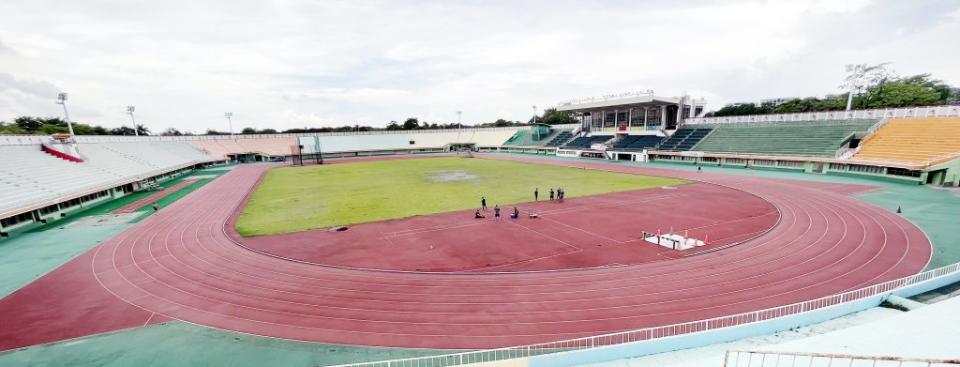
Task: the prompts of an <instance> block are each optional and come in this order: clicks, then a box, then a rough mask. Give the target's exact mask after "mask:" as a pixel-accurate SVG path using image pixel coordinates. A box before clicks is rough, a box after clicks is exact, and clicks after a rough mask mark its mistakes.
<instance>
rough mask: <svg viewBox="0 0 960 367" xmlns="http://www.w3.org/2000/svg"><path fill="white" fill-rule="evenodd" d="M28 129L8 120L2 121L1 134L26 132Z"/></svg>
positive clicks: (0, 122)
mask: <svg viewBox="0 0 960 367" xmlns="http://www.w3.org/2000/svg"><path fill="white" fill-rule="evenodd" d="M26 133H27V131H26V130H24V129H23V128H21V127H20V126H18V125H17V124H11V123H8V122H3V121H0V134H26Z"/></svg>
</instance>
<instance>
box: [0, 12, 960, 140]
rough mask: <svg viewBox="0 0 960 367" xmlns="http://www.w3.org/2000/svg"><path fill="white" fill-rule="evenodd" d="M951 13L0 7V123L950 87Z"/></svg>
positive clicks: (313, 116)
mask: <svg viewBox="0 0 960 367" xmlns="http://www.w3.org/2000/svg"><path fill="white" fill-rule="evenodd" d="M958 35H960V1H957V0H944V1H921V0H913V1H869V0H862V1H859V0H858V1H839V0H832V1H831V0H824V1H812V0H811V1H805V0H789V1H769V2H768V1H739V0H722V1H667V0H663V1H631V0H622V1H620V0H615V1H570V2H565V1H542V2H536V1H502V2H501V1H460V2H457V1H432V2H419V1H383V2H379V1H361V0H349V1H330V0H323V1H280V0H275V1H253V0H229V1H174V0H161V1H131V0H126V1H104V0H83V1H69V0H62V1H42V0H4V1H2V2H0V120H7V121H10V120H12V119H13V118H14V117H15V116H19V115H40V116H60V115H61V114H62V111H61V110H60V109H59V106H57V105H56V104H54V99H55V97H56V94H57V92H59V91H66V92H69V94H70V99H69V101H68V107H69V108H70V113H71V118H72V119H73V120H77V121H84V122H94V123H98V124H102V125H104V126H108V127H116V126H119V125H121V124H126V123H127V121H128V119H129V118H128V117H127V116H126V114H125V106H127V105H135V106H136V108H137V110H136V113H137V115H136V116H137V120H138V122H140V123H143V124H145V125H146V126H147V127H148V128H150V129H151V130H153V131H155V132H158V131H161V130H163V129H165V128H167V127H176V128H178V129H181V130H188V131H194V132H202V131H204V130H206V129H207V128H214V129H220V130H226V128H227V127H226V122H225V120H224V118H223V113H224V112H225V111H232V112H233V113H234V126H235V127H236V128H237V129H239V128H241V127H244V126H253V127H257V128H267V127H271V128H275V129H285V128H291V127H302V126H332V125H342V124H354V123H359V124H367V125H373V126H384V125H385V124H386V123H387V122H389V121H390V120H401V121H402V119H404V118H406V117H419V118H421V119H425V120H428V121H431V122H452V121H455V120H456V113H455V111H457V110H462V111H463V119H464V122H489V121H493V120H495V119H497V118H506V119H511V120H526V119H528V118H529V116H530V115H531V114H532V110H531V105H537V106H541V108H542V107H544V106H554V105H556V104H557V103H559V102H562V101H564V100H569V99H573V98H581V97H589V96H596V95H603V94H611V93H621V92H625V91H634V90H646V89H653V90H654V91H656V93H657V94H658V95H662V96H676V95H679V94H682V93H684V92H686V93H688V94H690V95H692V96H694V97H704V98H706V99H707V100H708V104H709V106H708V108H718V107H721V106H722V105H723V104H725V103H728V102H733V101H754V100H759V99H761V98H772V97H788V96H808V95H823V94H825V93H836V92H840V91H839V90H838V87H837V86H838V84H839V83H840V80H841V79H842V77H843V65H844V64H847V63H871V64H872V63H880V62H892V63H893V65H892V68H893V69H894V70H895V71H896V72H898V73H899V74H901V75H906V74H915V73H922V72H929V73H932V74H933V75H934V76H935V77H936V78H939V79H942V80H945V81H947V82H949V83H951V84H953V85H960V61H958V60H960V40H958Z"/></svg>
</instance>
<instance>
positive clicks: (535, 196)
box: [533, 189, 540, 201]
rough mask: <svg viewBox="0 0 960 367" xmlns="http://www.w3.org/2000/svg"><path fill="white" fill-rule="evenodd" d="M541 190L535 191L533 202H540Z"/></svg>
mask: <svg viewBox="0 0 960 367" xmlns="http://www.w3.org/2000/svg"><path fill="white" fill-rule="evenodd" d="M539 196H540V189H533V201H540V199H539V198H538V197H539Z"/></svg>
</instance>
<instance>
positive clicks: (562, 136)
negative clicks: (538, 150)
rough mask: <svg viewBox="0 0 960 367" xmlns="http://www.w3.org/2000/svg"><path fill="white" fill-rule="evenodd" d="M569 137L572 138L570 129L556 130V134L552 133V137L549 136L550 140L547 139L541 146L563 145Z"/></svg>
mask: <svg viewBox="0 0 960 367" xmlns="http://www.w3.org/2000/svg"><path fill="white" fill-rule="evenodd" d="M570 139H573V132H572V131H570V130H560V131H559V132H557V134H556V135H554V136H553V137H552V138H550V140H548V141H547V143H546V144H544V145H543V146H545V147H559V146H561V145H563V144H564V143H566V142H568V141H570Z"/></svg>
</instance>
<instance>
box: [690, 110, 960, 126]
mask: <svg viewBox="0 0 960 367" xmlns="http://www.w3.org/2000/svg"><path fill="white" fill-rule="evenodd" d="M957 116H960V106H930V107H907V108H886V109H876V110H851V111H822V112H804V113H783V114H770V115H745V116H724V117H695V118H688V119H686V120H684V123H686V124H688V125H696V124H734V123H744V122H790V121H824V120H863V119H887V118H897V117H957Z"/></svg>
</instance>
